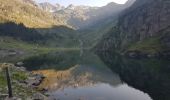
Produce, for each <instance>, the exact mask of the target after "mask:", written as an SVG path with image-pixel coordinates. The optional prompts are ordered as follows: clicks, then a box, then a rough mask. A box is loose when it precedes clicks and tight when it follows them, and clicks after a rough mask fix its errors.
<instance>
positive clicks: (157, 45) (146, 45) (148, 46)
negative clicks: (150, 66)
mask: <svg viewBox="0 0 170 100" xmlns="http://www.w3.org/2000/svg"><path fill="white" fill-rule="evenodd" d="M163 49H164V46H163V45H162V44H161V42H160V38H159V37H153V38H149V39H145V40H143V41H139V42H137V43H134V44H131V45H130V46H129V48H128V50H129V51H134V50H137V51H141V52H144V53H151V54H154V53H157V52H160V51H162V50H163Z"/></svg>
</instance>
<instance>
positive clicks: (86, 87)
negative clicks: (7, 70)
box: [23, 51, 151, 100]
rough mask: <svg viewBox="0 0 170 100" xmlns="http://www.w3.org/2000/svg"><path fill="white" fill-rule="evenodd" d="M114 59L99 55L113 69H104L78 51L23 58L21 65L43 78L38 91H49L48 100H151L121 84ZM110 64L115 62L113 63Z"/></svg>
mask: <svg viewBox="0 0 170 100" xmlns="http://www.w3.org/2000/svg"><path fill="white" fill-rule="evenodd" d="M115 57H116V56H115ZM115 57H113V59H110V57H107V56H106V55H104V56H102V55H101V58H103V59H104V61H105V63H107V65H109V66H112V67H107V66H106V65H105V64H104V63H103V61H101V59H100V58H99V57H98V56H97V55H95V54H93V53H90V52H84V54H83V55H81V56H80V54H79V52H77V51H75V52H73V51H72V52H55V53H49V54H44V55H39V56H35V57H30V58H28V59H25V60H24V61H23V62H24V64H25V66H26V67H27V69H28V70H31V71H34V72H36V73H42V74H44V75H45V76H46V78H45V80H44V81H43V83H42V84H41V86H40V88H47V89H49V95H50V98H55V99H59V100H151V98H150V97H149V96H148V95H147V94H146V93H144V92H142V91H140V90H137V89H138V88H137V89H135V88H132V87H129V86H128V85H127V84H126V83H124V80H123V79H122V75H121V74H120V76H121V78H120V77H119V73H118V72H119V68H120V66H121V64H122V63H121V62H119V63H117V62H116V61H120V60H118V59H119V56H118V57H116V58H117V60H115V61H114V59H115ZM107 58H109V59H107ZM106 61H109V62H106ZM110 62H114V64H112V63H110ZM110 68H111V69H110ZM114 68H115V69H116V71H115V70H114ZM115 72H116V73H115ZM122 72H124V70H122ZM117 73H118V74H117ZM134 73H135V72H134ZM127 77H128V76H127ZM132 81H133V80H132ZM125 82H126V80H125ZM134 82H135V80H134ZM131 86H132V85H131ZM139 89H140V88H139ZM141 90H142V89H141Z"/></svg>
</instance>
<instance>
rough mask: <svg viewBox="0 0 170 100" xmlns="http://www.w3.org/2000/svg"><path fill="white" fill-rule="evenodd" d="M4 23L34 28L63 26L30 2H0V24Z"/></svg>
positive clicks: (4, 0) (17, 0)
mask: <svg viewBox="0 0 170 100" xmlns="http://www.w3.org/2000/svg"><path fill="white" fill-rule="evenodd" d="M56 19H57V18H56ZM6 21H12V22H15V23H23V24H24V25H25V26H26V27H34V28H37V27H38V28H40V27H51V26H53V25H63V24H64V22H63V20H62V19H58V20H54V18H53V16H52V14H50V13H48V12H44V11H43V10H41V9H39V8H38V6H37V5H36V3H35V2H34V1H32V0H12V1H11V0H0V22H1V23H3V22H6Z"/></svg>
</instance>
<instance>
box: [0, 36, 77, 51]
mask: <svg viewBox="0 0 170 100" xmlns="http://www.w3.org/2000/svg"><path fill="white" fill-rule="evenodd" d="M0 40H1V42H0V48H1V49H19V50H24V51H27V52H31V53H35V52H36V53H47V52H50V51H71V50H79V48H65V47H63V48H62V47H59V48H57V47H47V46H42V45H37V44H29V43H26V42H23V41H21V40H15V39H13V38H10V37H1V38H0Z"/></svg>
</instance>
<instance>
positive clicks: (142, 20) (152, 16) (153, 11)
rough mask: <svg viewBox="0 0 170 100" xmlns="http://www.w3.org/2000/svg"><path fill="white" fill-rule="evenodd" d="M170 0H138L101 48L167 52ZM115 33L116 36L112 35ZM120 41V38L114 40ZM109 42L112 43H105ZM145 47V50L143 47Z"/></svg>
mask: <svg viewBox="0 0 170 100" xmlns="http://www.w3.org/2000/svg"><path fill="white" fill-rule="evenodd" d="M169 18H170V1H169V0H137V1H136V2H135V3H134V4H133V5H132V6H131V7H130V8H128V9H126V10H125V11H124V12H123V13H122V14H121V16H120V17H119V21H118V24H117V27H116V29H117V30H118V31H119V32H117V31H116V32H115V31H114V30H111V31H110V32H109V33H108V34H107V37H106V38H111V39H112V41H113V42H112V43H110V40H106V39H103V40H102V41H101V42H100V43H99V44H98V47H99V48H98V49H101V48H104V49H105V48H111V49H117V50H119V51H123V52H126V51H128V50H133V51H135V50H138V51H140V52H143V51H145V52H149V53H152V52H154V53H155V52H156V53H160V52H165V51H166V52H168V51H169V50H170V48H169V47H170V36H169V34H170V31H169V30H170V20H169ZM112 36H116V38H114V37H112ZM115 41H117V42H115ZM107 43H109V45H105V44H107ZM142 49H145V50H142Z"/></svg>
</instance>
